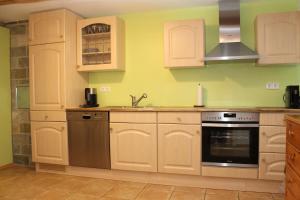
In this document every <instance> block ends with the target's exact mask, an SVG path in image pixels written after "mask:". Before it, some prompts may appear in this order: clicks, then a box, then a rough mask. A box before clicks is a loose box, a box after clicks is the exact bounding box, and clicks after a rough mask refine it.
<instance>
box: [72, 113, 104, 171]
mask: <svg viewBox="0 0 300 200" xmlns="http://www.w3.org/2000/svg"><path fill="white" fill-rule="evenodd" d="M67 120H68V140H69V163H70V165H71V166H79V167H90V168H101V169H110V145H109V143H110V139H109V113H108V112H102V111H101V112H83V111H80V112H76V111H75V112H74V111H72V112H67Z"/></svg>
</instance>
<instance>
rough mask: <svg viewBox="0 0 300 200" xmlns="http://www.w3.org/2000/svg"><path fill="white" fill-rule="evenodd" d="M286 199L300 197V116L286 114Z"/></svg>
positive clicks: (292, 199)
mask: <svg viewBox="0 0 300 200" xmlns="http://www.w3.org/2000/svg"><path fill="white" fill-rule="evenodd" d="M286 135H287V150H286V192H285V199H286V200H294V199H300V193H299V190H300V117H299V116H295V115H294V116H287V129H286Z"/></svg>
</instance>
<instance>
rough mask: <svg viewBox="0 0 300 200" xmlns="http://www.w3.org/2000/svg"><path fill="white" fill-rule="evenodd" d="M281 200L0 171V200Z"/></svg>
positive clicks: (267, 195) (20, 170)
mask: <svg viewBox="0 0 300 200" xmlns="http://www.w3.org/2000/svg"><path fill="white" fill-rule="evenodd" d="M28 199H33V200H121V199H137V200H169V199H170V200H283V199H284V198H283V195H280V194H270V193H254V192H241V191H229V190H213V189H202V188H193V187H177V186H167V185H153V184H144V183H135V182H125V181H113V180H104V179H94V178H82V177H74V176H64V175H56V174H47V173H35V172H34V171H33V170H30V169H26V168H20V167H14V168H10V169H5V170H0V200H28Z"/></svg>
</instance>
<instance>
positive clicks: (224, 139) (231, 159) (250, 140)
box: [202, 126, 259, 164]
mask: <svg viewBox="0 0 300 200" xmlns="http://www.w3.org/2000/svg"><path fill="white" fill-rule="evenodd" d="M258 133H259V129H258V127H207V126H206V127H202V161H203V162H208V163H236V164H257V163H258Z"/></svg>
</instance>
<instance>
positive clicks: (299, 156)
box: [286, 143, 300, 175]
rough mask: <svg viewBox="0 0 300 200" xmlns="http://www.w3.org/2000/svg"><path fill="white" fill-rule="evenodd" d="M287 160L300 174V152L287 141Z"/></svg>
mask: <svg viewBox="0 0 300 200" xmlns="http://www.w3.org/2000/svg"><path fill="white" fill-rule="evenodd" d="M286 160H287V162H288V164H289V165H290V166H291V167H292V168H293V169H294V170H295V171H296V173H297V174H298V175H300V152H299V151H298V150H297V149H295V147H294V146H293V145H291V144H289V143H287V148H286Z"/></svg>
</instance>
